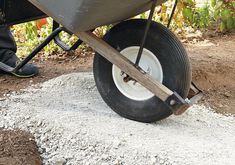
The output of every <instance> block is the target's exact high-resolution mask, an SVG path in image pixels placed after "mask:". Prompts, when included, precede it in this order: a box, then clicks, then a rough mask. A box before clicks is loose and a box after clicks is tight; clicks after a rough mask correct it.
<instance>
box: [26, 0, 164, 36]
mask: <svg viewBox="0 0 235 165" xmlns="http://www.w3.org/2000/svg"><path fill="white" fill-rule="evenodd" d="M29 1H30V2H32V3H33V4H34V5H35V6H37V7H38V8H39V9H40V10H42V11H43V12H44V13H46V14H47V15H48V16H50V17H52V18H53V19H54V20H56V21H57V22H58V23H60V24H62V25H63V26H64V27H66V28H67V29H69V30H70V31H71V32H73V33H75V34H76V33H77V32H81V31H87V30H91V29H94V28H97V27H99V26H102V25H108V24H111V23H114V22H119V21H123V20H125V19H128V18H130V17H133V16H136V15H138V14H140V13H142V12H144V11H146V10H148V9H150V7H151V0H29ZM165 1H166V0H158V1H157V5H159V4H161V3H163V2H165Z"/></svg>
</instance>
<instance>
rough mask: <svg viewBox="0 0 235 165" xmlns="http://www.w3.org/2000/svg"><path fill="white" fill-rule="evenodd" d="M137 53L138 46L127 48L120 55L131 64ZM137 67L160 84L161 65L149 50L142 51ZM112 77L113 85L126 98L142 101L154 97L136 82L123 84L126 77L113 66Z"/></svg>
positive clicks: (161, 78) (161, 76) (161, 79)
mask: <svg viewBox="0 0 235 165" xmlns="http://www.w3.org/2000/svg"><path fill="white" fill-rule="evenodd" d="M138 51H139V47H138V46H132V47H128V48H126V49H124V50H122V51H121V54H122V55H123V56H125V57H126V58H128V59H129V60H130V61H132V62H133V63H134V62H135V60H136V57H137V54H138ZM139 66H140V67H141V68H142V69H143V70H144V71H145V72H147V73H148V74H149V75H150V76H152V77H153V78H154V79H155V80H158V81H159V82H161V83H162V81H163V71H162V65H161V63H160V62H159V60H158V59H157V57H156V56H155V55H154V54H153V53H152V52H151V51H149V50H147V49H144V50H143V54H142V56H141V60H140V63H139ZM112 76H113V80H114V83H115V85H116V87H117V88H118V90H119V91H120V92H121V93H122V94H123V95H124V96H126V97H128V98H130V99H132V100H136V101H143V100H147V99H150V98H152V97H153V96H154V94H153V93H152V92H150V91H149V90H148V89H146V88H145V87H143V86H142V85H140V84H139V83H138V82H137V83H134V81H132V80H131V81H129V82H124V80H123V78H124V77H125V76H126V75H125V74H124V75H123V74H122V71H121V70H120V69H119V68H118V67H117V66H115V65H113V68H112Z"/></svg>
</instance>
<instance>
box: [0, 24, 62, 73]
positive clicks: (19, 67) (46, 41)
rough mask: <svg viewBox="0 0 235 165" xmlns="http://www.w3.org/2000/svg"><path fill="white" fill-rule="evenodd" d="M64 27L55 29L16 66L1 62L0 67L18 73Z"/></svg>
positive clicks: (8, 71)
mask: <svg viewBox="0 0 235 165" xmlns="http://www.w3.org/2000/svg"><path fill="white" fill-rule="evenodd" d="M63 30H64V28H62V27H59V28H57V29H55V30H54V31H53V32H52V33H51V34H50V35H49V36H48V37H47V38H46V39H45V40H44V41H43V43H41V44H40V45H39V46H38V47H37V48H35V49H34V50H33V51H32V52H31V53H30V54H29V55H28V56H27V57H26V58H25V59H24V60H23V61H21V62H20V63H19V64H18V65H17V66H16V67H15V68H13V67H11V66H8V65H6V64H4V63H2V62H0V69H1V70H3V71H5V72H7V73H17V72H18V71H19V70H20V69H21V68H22V67H24V66H25V65H26V64H27V63H28V62H29V61H30V60H32V58H33V57H35V56H36V55H37V53H39V52H40V51H41V50H42V49H43V48H44V47H45V46H46V45H47V44H49V42H51V41H52V40H53V39H54V38H55V37H56V36H57V35H58V34H59V33H60V32H62V31H63Z"/></svg>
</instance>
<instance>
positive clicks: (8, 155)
mask: <svg viewBox="0 0 235 165" xmlns="http://www.w3.org/2000/svg"><path fill="white" fill-rule="evenodd" d="M199 40H200V39H199ZM185 46H186V48H187V50H188V53H189V56H190V59H191V63H192V68H193V81H194V82H195V83H196V84H197V85H198V87H199V88H201V89H202V90H203V91H204V93H205V97H204V98H203V100H202V103H203V104H206V105H208V106H210V107H212V108H213V109H215V110H216V111H217V112H218V113H231V114H235V108H234V107H235V76H234V75H235V57H234V54H235V53H234V50H235V34H232V35H231V34H230V35H229V36H217V37H213V38H207V39H206V40H205V39H203V40H202V41H197V42H195V43H192V42H191V43H185ZM92 60H93V54H92V53H84V52H76V53H75V54H67V55H65V54H61V55H59V58H58V57H56V56H55V55H54V56H51V57H50V59H49V60H44V59H36V60H35V63H36V64H37V65H38V66H39V69H40V74H39V75H38V76H36V77H34V78H30V79H18V78H15V77H13V76H9V75H1V76H0V84H1V86H0V98H1V97H3V99H4V97H7V96H8V94H10V93H12V92H17V91H19V90H20V89H23V88H26V87H28V86H29V85H32V84H37V83H41V82H44V81H46V80H49V79H51V78H54V77H57V76H60V75H63V74H67V73H72V72H78V71H79V72H81V71H91V70H92ZM0 101H1V99H0ZM29 139H32V137H31V135H28V134H26V133H23V132H20V131H0V165H5V164H36V165H37V164H40V158H39V156H38V153H37V152H36V151H35V150H36V149H35V148H36V145H35V143H34V142H33V141H32V140H29ZM26 146H27V147H26ZM19 151H20V152H19ZM22 155H23V156H22ZM25 160H27V161H25ZM6 162H7V163H6Z"/></svg>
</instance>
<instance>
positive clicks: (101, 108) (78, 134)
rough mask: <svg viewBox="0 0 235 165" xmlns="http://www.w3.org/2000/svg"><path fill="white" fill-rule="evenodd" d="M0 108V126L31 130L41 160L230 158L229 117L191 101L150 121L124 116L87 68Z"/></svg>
mask: <svg viewBox="0 0 235 165" xmlns="http://www.w3.org/2000/svg"><path fill="white" fill-rule="evenodd" d="M0 107H1V108H0V128H7V129H13V128H20V129H23V130H26V131H29V132H31V133H32V134H33V135H34V136H35V138H36V142H37V144H38V146H39V150H40V152H41V155H42V157H43V161H44V164H46V165H47V164H48V165H49V164H55V165H63V164H66V165H69V164H92V165H93V164H102V165H103V164H127V165H132V164H139V165H144V164H146V165H151V164H162V165H171V164H172V165H193V164H195V165H196V164H200V165H201V164H205V165H208V164H210V165H221V164H227V165H230V164H234V162H235V152H234V148H235V138H234V135H235V117H232V116H223V115H220V114H216V113H213V112H212V111H211V110H209V109H208V108H206V107H204V106H199V105H195V106H193V107H192V108H190V110H189V111H187V112H186V113H185V114H184V115H182V116H178V117H175V116H171V117H170V118H168V119H166V120H163V121H160V122H156V123H153V124H144V123H138V122H134V121H130V120H127V119H124V118H122V117H120V116H118V115H117V114H115V113H114V112H113V111H112V110H111V109H110V108H109V107H108V106H107V105H106V104H105V103H104V102H103V101H102V99H101V97H100V95H99V94H98V92H97V90H96V87H95V83H94V80H93V75H92V74H91V73H74V74H69V75H64V76H61V77H58V78H55V79H52V80H50V81H48V82H45V83H43V84H41V85H40V88H39V87H31V88H30V89H27V90H25V91H23V92H21V94H13V95H11V96H10V98H8V99H6V100H4V101H0Z"/></svg>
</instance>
